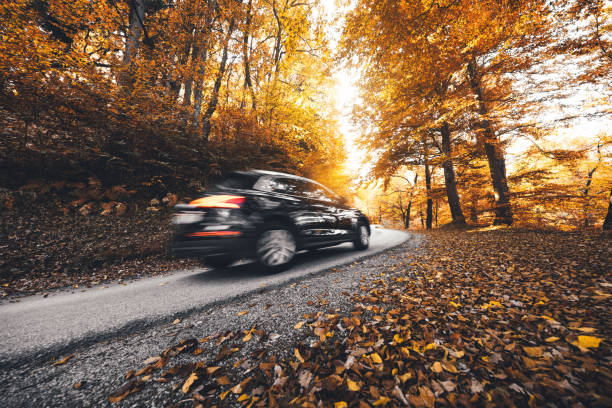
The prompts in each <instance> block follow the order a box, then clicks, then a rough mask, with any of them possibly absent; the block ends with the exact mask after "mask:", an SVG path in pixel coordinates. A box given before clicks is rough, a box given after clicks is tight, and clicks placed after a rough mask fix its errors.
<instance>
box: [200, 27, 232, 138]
mask: <svg viewBox="0 0 612 408" xmlns="http://www.w3.org/2000/svg"><path fill="white" fill-rule="evenodd" d="M233 32H234V19H232V20H231V22H230V25H229V27H228V29H227V36H226V37H225V42H224V45H223V55H222V56H221V64H220V65H219V71H218V72H217V78H216V79H215V84H214V85H213V89H212V94H211V97H210V100H209V101H208V107H207V108H206V111H205V112H204V117H203V119H202V140H203V142H204V143H207V142H208V137H209V135H210V128H211V123H210V120H211V118H212V115H213V114H214V113H215V110H216V109H217V105H218V103H219V89H221V81H223V75H224V74H225V66H226V64H227V57H228V51H229V41H230V38H231V36H232V33H233Z"/></svg>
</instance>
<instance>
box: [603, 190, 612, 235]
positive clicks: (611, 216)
mask: <svg viewBox="0 0 612 408" xmlns="http://www.w3.org/2000/svg"><path fill="white" fill-rule="evenodd" d="M602 228H603V230H604V231H612V188H611V189H610V200H608V213H607V214H606V219H605V220H604V223H603V227H602Z"/></svg>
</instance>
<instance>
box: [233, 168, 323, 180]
mask: <svg viewBox="0 0 612 408" xmlns="http://www.w3.org/2000/svg"><path fill="white" fill-rule="evenodd" d="M235 173H240V174H254V175H257V176H271V177H288V178H293V179H300V180H308V181H312V180H310V179H307V178H305V177H300V176H296V175H295V174H289V173H281V172H278V171H270V170H258V169H252V170H246V171H237V172H235Z"/></svg>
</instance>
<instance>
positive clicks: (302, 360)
mask: <svg viewBox="0 0 612 408" xmlns="http://www.w3.org/2000/svg"><path fill="white" fill-rule="evenodd" d="M293 355H294V356H295V358H297V359H298V361H299V362H300V363H303V362H304V358H303V357H302V355H301V354H300V350H298V349H297V348H294V349H293Z"/></svg>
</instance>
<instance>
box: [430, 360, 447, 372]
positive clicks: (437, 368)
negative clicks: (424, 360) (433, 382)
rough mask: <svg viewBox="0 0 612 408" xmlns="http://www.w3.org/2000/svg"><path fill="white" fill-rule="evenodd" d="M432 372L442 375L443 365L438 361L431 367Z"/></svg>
mask: <svg viewBox="0 0 612 408" xmlns="http://www.w3.org/2000/svg"><path fill="white" fill-rule="evenodd" d="M431 371H433V372H434V373H437V374H440V373H441V372H442V371H444V369H443V368H442V364H440V362H439V361H436V362H435V363H433V364H432V365H431Z"/></svg>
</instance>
